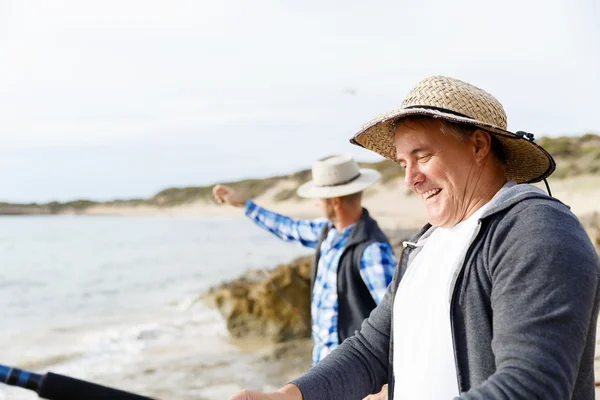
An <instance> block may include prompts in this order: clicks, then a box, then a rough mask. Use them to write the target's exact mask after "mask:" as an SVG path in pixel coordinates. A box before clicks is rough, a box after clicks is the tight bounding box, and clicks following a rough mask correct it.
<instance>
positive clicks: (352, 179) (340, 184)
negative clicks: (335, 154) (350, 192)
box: [315, 171, 360, 188]
mask: <svg viewBox="0 0 600 400" xmlns="http://www.w3.org/2000/svg"><path fill="white" fill-rule="evenodd" d="M359 177H360V171H359V172H358V175H356V176H355V177H353V178H351V179H348V180H347V181H344V182H339V183H334V184H333V185H315V187H318V188H322V187H335V186H342V185H347V184H348V183H350V182H353V181H355V180H357V179H358V178H359Z"/></svg>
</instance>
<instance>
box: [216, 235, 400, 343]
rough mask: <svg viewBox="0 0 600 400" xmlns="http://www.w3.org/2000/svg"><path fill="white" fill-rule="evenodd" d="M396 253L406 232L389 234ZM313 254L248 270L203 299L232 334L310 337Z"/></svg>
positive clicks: (271, 338)
mask: <svg viewBox="0 0 600 400" xmlns="http://www.w3.org/2000/svg"><path fill="white" fill-rule="evenodd" d="M390 237H391V238H392V239H391V243H392V246H393V247H394V251H395V253H396V254H397V255H399V254H400V251H401V249H402V240H403V239H404V238H406V237H408V235H407V234H406V233H405V232H402V233H396V234H390ZM311 271H312V257H302V258H298V259H296V260H294V261H292V262H290V263H289V264H281V265H279V266H277V267H276V268H275V269H273V270H271V271H262V270H259V271H248V272H246V273H245V274H244V275H243V276H241V277H239V278H237V279H236V280H234V281H232V282H227V283H224V284H222V285H221V286H219V287H216V288H212V289H210V291H209V292H208V295H207V296H206V299H207V300H208V301H209V303H211V304H213V305H214V306H216V307H217V309H218V310H219V312H220V313H221V315H222V316H223V318H224V319H225V321H226V323H227V328H228V330H229V332H230V333H231V335H232V336H234V337H237V338H246V337H261V338H265V339H268V340H271V341H276V342H280V341H284V340H288V339H292V338H300V337H309V336H310V334H311V320H310V278H311Z"/></svg>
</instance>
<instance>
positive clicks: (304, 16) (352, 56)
mask: <svg viewBox="0 0 600 400" xmlns="http://www.w3.org/2000/svg"><path fill="white" fill-rule="evenodd" d="M599 20H600V2H599V1H597V0H569V1H567V0H564V1H558V0H544V1H541V0H540V1H528V0H503V1H495V2H490V1H481V0H455V1H447V0H420V1H399V0H394V1H369V2H366V1H364V0H362V1H358V0H346V1H343V2H342V1H335V2H334V1H329V2H328V1H325V0H318V1H317V0H302V1H299V0H296V1H285V0H279V1H276V0H253V1H248V0H246V1H241V0H212V1H203V0H189V1H186V0H163V1H158V0H103V1H82V0H63V1H61V0H48V1H30V0H14V1H7V0H0V143H1V145H0V201H20V202H30V201H37V202H41V201H49V200H60V201H65V200H70V199H75V198H91V199H97V200H105V199H112V198H130V197H147V196H150V195H152V194H154V193H155V192H157V191H159V190H161V189H163V188H166V187H170V186H188V185H204V184H210V183H215V182H218V181H220V180H233V179H239V178H244V177H263V176H269V175H272V174H279V173H288V172H293V171H295V170H297V169H299V168H309V167H310V164H311V161H312V160H313V159H315V158H318V157H322V156H325V155H328V154H332V153H340V152H344V153H351V154H353V155H355V156H356V157H357V158H359V159H361V160H378V159H379V158H378V156H376V155H375V154H373V153H369V152H368V151H366V150H364V149H360V148H356V147H354V146H352V145H350V144H348V139H349V137H350V136H352V134H353V133H354V131H356V130H357V128H359V127H360V125H361V124H362V123H364V122H365V121H367V120H369V119H370V118H371V117H373V116H375V115H377V114H380V113H382V112H385V111H388V110H390V109H393V108H396V107H397V106H399V105H400V103H401V102H402V99H403V97H404V96H405V95H406V93H407V92H408V91H409V90H410V88H411V87H412V86H413V85H414V84H415V83H417V82H418V81H419V80H421V79H422V78H424V77H427V76H430V75H448V76H452V77H455V78H459V79H462V80H466V81H468V82H470V83H473V84H475V85H476V86H479V87H481V88H482V89H485V90H487V91H488V92H491V93H492V94H494V95H495V96H496V97H497V98H498V99H499V100H500V101H501V102H502V103H503V105H504V107H505V109H506V111H507V114H508V123H509V128H511V129H513V130H526V131H531V132H534V133H535V134H536V136H542V135H550V136H557V135H564V134H582V133H586V132H597V133H598V132H600V110H599V107H600V97H599V96H598V93H600V77H599V75H600V27H599V24H598V21H599Z"/></svg>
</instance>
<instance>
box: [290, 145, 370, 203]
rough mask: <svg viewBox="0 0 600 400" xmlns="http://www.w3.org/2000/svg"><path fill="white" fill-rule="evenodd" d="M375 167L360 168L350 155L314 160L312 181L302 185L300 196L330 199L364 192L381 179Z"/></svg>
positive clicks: (298, 191)
mask: <svg viewBox="0 0 600 400" xmlns="http://www.w3.org/2000/svg"><path fill="white" fill-rule="evenodd" d="M380 177H381V174H380V173H379V172H378V171H375V170H374V169H366V168H359V167H358V163H357V162H356V161H355V160H354V158H352V156H349V155H333V156H329V157H325V158H323V159H320V160H317V161H315V162H313V166H312V178H313V179H312V181H309V182H306V183H305V184H303V185H301V186H300V187H299V188H298V190H297V193H298V196H300V197H305V198H310V199H330V198H333V197H341V196H347V195H350V194H354V193H358V192H362V191H363V190H365V189H366V188H368V187H369V186H371V185H373V184H374V183H375V182H377V181H378V180H379V178H380Z"/></svg>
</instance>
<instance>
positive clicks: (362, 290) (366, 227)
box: [311, 208, 389, 344]
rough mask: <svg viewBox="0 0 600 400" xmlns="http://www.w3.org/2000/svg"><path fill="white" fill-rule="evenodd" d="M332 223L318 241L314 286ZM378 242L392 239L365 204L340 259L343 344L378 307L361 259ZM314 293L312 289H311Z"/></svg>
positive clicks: (339, 284) (340, 311)
mask: <svg viewBox="0 0 600 400" xmlns="http://www.w3.org/2000/svg"><path fill="white" fill-rule="evenodd" d="M329 229H330V225H329V224H327V225H325V228H323V231H322V232H321V239H320V240H319V244H318V245H317V253H316V255H315V260H314V263H313V274H312V281H311V288H313V287H314V285H315V280H316V277H317V268H318V265H319V259H320V258H321V244H322V243H323V241H324V240H325V238H326V237H327V233H328V232H329ZM374 242H381V243H388V244H389V242H388V239H387V237H386V236H385V234H384V233H383V231H382V230H381V228H379V225H377V222H376V221H375V220H374V219H373V218H371V217H370V216H369V212H368V211H367V210H366V209H365V208H363V212H362V215H361V217H360V219H359V220H358V222H357V223H356V225H355V226H354V228H353V229H352V232H351V233H350V237H349V238H348V243H347V244H346V247H345V248H344V250H343V252H342V255H341V257H340V260H339V264H338V270H337V301H338V339H339V343H340V344H341V343H342V342H343V341H344V340H345V339H346V338H349V337H350V336H354V333H355V332H356V331H357V330H360V325H361V324H362V322H363V321H364V320H365V319H366V318H367V317H368V316H369V314H370V313H371V311H372V310H373V309H374V308H375V306H376V304H375V300H373V297H371V292H369V289H368V288H367V285H366V284H365V283H364V281H363V279H362V277H361V276H360V261H361V258H362V253H363V250H364V249H365V248H366V247H367V246H368V245H370V244H372V243H374ZM311 297H312V293H311Z"/></svg>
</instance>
